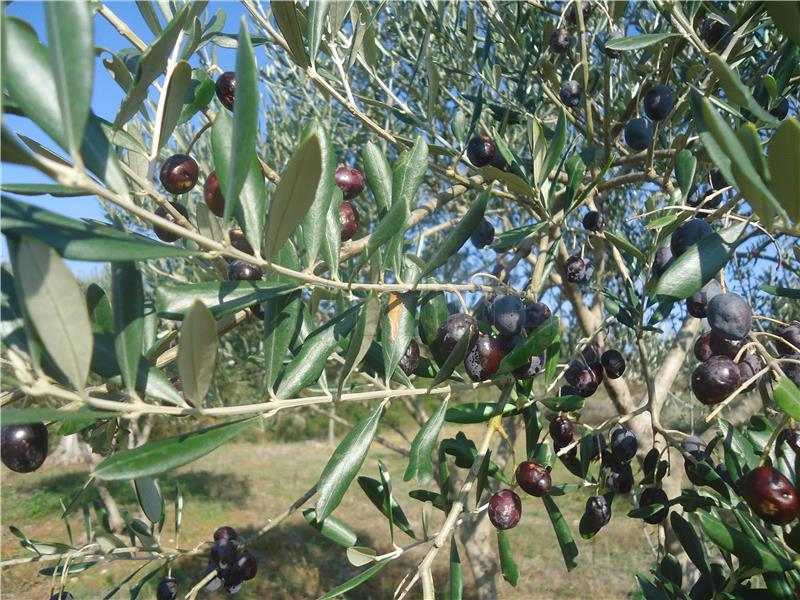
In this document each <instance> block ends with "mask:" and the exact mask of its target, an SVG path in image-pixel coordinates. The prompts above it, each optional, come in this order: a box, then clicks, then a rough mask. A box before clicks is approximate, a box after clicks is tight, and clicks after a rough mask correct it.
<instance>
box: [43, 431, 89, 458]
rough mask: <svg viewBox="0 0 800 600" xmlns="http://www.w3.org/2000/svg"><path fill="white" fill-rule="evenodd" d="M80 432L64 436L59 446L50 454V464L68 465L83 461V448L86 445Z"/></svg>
mask: <svg viewBox="0 0 800 600" xmlns="http://www.w3.org/2000/svg"><path fill="white" fill-rule="evenodd" d="M85 445H86V444H84V442H82V441H81V438H80V437H79V436H78V434H76V433H74V434H72V435H65V436H62V437H61V439H60V440H59V441H58V446H56V448H55V450H53V452H52V453H51V454H50V459H49V460H48V463H49V464H52V465H59V466H66V465H74V464H76V463H80V462H83V450H82V449H81V446H85Z"/></svg>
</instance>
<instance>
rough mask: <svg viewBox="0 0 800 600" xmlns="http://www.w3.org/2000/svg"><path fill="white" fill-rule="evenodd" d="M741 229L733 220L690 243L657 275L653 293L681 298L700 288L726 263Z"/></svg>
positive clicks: (740, 225) (738, 240) (739, 224)
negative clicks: (686, 248) (731, 222)
mask: <svg viewBox="0 0 800 600" xmlns="http://www.w3.org/2000/svg"><path fill="white" fill-rule="evenodd" d="M744 230H745V224H744V223H737V224H736V225H731V226H730V227H728V228H726V229H723V230H722V231H720V232H719V233H713V234H712V235H710V236H708V237H706V238H704V239H702V240H700V241H699V242H698V243H697V244H694V245H692V246H690V247H689V249H688V250H686V252H684V253H683V254H681V255H680V256H679V257H678V258H677V259H675V261H674V262H673V263H672V265H671V266H670V267H669V268H668V269H667V270H666V271H665V272H664V274H663V275H662V276H661V277H660V278H659V280H658V283H657V284H656V287H655V290H654V295H656V296H663V297H667V298H671V299H677V300H683V299H684V298H688V297H689V296H691V295H692V294H694V293H695V292H697V291H698V290H700V288H702V287H703V286H704V285H705V284H706V283H708V282H709V281H710V280H711V279H713V278H714V277H715V276H716V275H717V273H719V271H720V269H722V268H723V267H724V266H725V265H726V264H727V263H728V260H730V257H731V256H732V255H733V252H734V251H735V250H736V247H737V246H738V244H739V242H740V238H741V236H742V233H743V232H744Z"/></svg>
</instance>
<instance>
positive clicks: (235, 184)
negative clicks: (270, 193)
mask: <svg viewBox="0 0 800 600" xmlns="http://www.w3.org/2000/svg"><path fill="white" fill-rule="evenodd" d="M257 135H258V72H257V67H256V57H255V54H253V46H252V44H251V43H250V35H249V34H248V32H247V20H246V19H245V17H244V16H242V22H241V24H240V26H239V46H238V48H237V49H236V104H235V106H234V108H233V137H232V138H231V158H230V160H231V163H230V166H229V168H228V177H227V181H226V182H225V188H224V189H225V223H226V224H227V223H230V221H231V218H232V217H233V214H234V211H235V209H236V205H237V203H238V201H239V193H240V192H241V191H242V188H243V187H244V185H245V180H246V179H247V178H248V174H249V172H250V170H251V168H252V166H253V154H254V153H255V151H256V137H257ZM259 242H260V240H259ZM258 246H260V243H258V244H256V246H254V248H255V247H258ZM278 247H279V248H280V246H278Z"/></svg>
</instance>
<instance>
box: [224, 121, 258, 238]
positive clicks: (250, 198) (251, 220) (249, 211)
mask: <svg viewBox="0 0 800 600" xmlns="http://www.w3.org/2000/svg"><path fill="white" fill-rule="evenodd" d="M233 126H234V123H233V118H231V116H230V115H229V114H228V113H227V111H220V112H218V113H217V116H216V117H215V118H214V125H213V127H212V128H211V152H212V154H213V156H214V167H215V170H216V173H217V179H218V180H219V186H220V189H222V190H224V189H227V185H228V178H229V174H230V169H231V161H232V160H233V159H234V156H233V154H234V153H233V146H232V144H233ZM239 158H240V159H241V160H244V156H240V157H239ZM234 205H235V206H234V207H233V208H232V210H233V211H234V214H235V215H236V221H237V222H238V223H239V224H240V225H241V226H242V230H243V231H244V235H245V238H246V239H247V241H248V242H249V243H250V245H251V246H252V247H253V248H255V249H257V250H259V251H260V250H261V242H262V240H263V238H264V215H265V214H266V212H267V191H266V187H265V184H264V175H263V173H262V172H261V166H260V165H259V162H258V158H257V156H256V153H255V151H252V152H251V153H250V168H249V169H248V172H247V178H246V179H245V181H244V186H243V187H242V189H241V191H240V192H239V195H238V196H237V202H234ZM225 206H226V209H227V206H228V202H227V196H226V202H225Z"/></svg>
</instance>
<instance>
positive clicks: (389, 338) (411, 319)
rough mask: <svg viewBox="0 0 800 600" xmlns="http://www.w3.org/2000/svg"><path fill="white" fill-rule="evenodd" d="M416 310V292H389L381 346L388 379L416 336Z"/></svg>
mask: <svg viewBox="0 0 800 600" xmlns="http://www.w3.org/2000/svg"><path fill="white" fill-rule="evenodd" d="M416 312H417V294H416V293H413V292H407V293H405V294H395V293H390V294H389V296H388V299H387V302H386V308H385V309H384V311H383V313H382V315H381V348H382V349H383V368H384V376H385V377H386V380H387V381H388V380H390V379H391V378H392V375H393V374H394V370H395V369H396V368H397V365H398V364H399V362H400V359H402V358H403V355H404V354H405V353H406V349H407V348H408V345H409V344H410V343H411V340H412V339H413V337H414V329H415V328H416Z"/></svg>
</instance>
